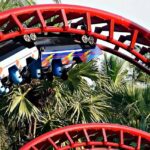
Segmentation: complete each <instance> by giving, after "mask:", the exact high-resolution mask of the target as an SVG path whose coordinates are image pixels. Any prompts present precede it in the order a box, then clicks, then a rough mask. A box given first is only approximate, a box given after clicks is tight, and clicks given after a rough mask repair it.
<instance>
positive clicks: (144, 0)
mask: <svg viewBox="0 0 150 150" xmlns="http://www.w3.org/2000/svg"><path fill="white" fill-rule="evenodd" d="M36 1H37V3H38V4H52V3H54V2H53V1H52V0H36ZM61 1H62V3H63V4H73V5H82V6H88V7H93V8H97V9H101V10H105V11H108V12H112V13H115V14H117V15H121V16H123V17H125V18H127V19H130V20H132V21H134V22H136V23H137V24H139V25H141V26H143V27H145V28H147V29H148V30H150V0H61Z"/></svg>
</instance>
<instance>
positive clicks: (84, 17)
mask: <svg viewBox="0 0 150 150" xmlns="http://www.w3.org/2000/svg"><path fill="white" fill-rule="evenodd" d="M57 24H58V25H59V26H57ZM81 25H84V26H85V28H81ZM0 27H1V28H2V29H3V30H1V31H0V41H4V40H7V39H11V38H14V37H17V36H21V35H24V34H29V33H41V32H61V33H62V32H65V33H69V34H80V35H83V34H87V35H91V36H93V37H94V38H95V39H99V40H102V41H105V43H104V44H99V47H100V48H101V49H102V50H104V51H107V52H110V53H112V54H115V55H118V56H119V57H122V58H124V59H126V60H127V61H129V62H131V63H133V64H135V65H136V66H138V67H139V68H141V69H142V70H143V71H145V72H146V73H148V74H150V69H149V67H150V58H149V54H150V32H149V31H148V30H146V29H144V28H143V27H141V26H139V25H137V24H135V23H133V22H132V21H130V20H127V19H125V18H122V17H121V16H118V15H114V14H111V13H108V12H105V11H102V10H97V9H92V8H88V7H81V6H74V5H63V4H62V5H61V4H60V5H36V6H28V7H22V8H17V9H12V10H8V11H5V12H1V13H0ZM104 33H105V34H104ZM116 33H117V34H116ZM106 34H107V35H106ZM118 34H119V37H117V38H116V36H117V35H118ZM127 41H128V42H127ZM106 43H111V47H108V46H107V44H106ZM137 44H141V47H142V48H141V50H140V51H138V50H137V49H135V45H137ZM112 47H113V48H112ZM124 50H125V51H126V52H124ZM129 54H130V55H129Z"/></svg>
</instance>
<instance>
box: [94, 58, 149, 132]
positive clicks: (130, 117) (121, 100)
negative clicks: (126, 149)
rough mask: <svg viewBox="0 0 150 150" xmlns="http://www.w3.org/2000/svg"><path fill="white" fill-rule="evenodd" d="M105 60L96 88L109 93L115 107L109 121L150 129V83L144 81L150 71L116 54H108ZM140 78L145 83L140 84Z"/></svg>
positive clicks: (107, 94) (111, 103)
mask: <svg viewBox="0 0 150 150" xmlns="http://www.w3.org/2000/svg"><path fill="white" fill-rule="evenodd" d="M103 63H104V64H103V66H104V67H103V70H102V75H101V76H100V81H99V82H100V83H99V82H98V83H97V84H96V89H97V90H99V91H101V94H104V95H106V96H107V97H108V101H109V102H110V105H111V107H112V109H111V110H110V117H109V120H110V122H115V123H121V124H126V125H129V126H133V127H136V128H140V129H143V130H147V131H149V115H150V111H149V101H150V99H149V83H148V82H145V81H146V80H147V79H148V75H145V74H144V73H142V72H137V71H136V68H135V67H133V66H132V67H131V65H130V64H128V63H127V62H125V61H123V60H120V59H118V58H117V57H114V56H110V57H108V56H105V60H104V61H103ZM105 64H107V65H105ZM132 70H134V71H132ZM132 73H133V74H132ZM143 76H144V77H143ZM145 76H146V78H145ZM141 81H143V82H144V83H145V84H144V85H141ZM147 81H148V80H147Z"/></svg>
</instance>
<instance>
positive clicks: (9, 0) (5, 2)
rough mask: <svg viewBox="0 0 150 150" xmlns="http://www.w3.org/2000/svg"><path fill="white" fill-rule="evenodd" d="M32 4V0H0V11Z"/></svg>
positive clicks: (33, 2)
mask: <svg viewBox="0 0 150 150" xmlns="http://www.w3.org/2000/svg"><path fill="white" fill-rule="evenodd" d="M34 4H35V1H34V0H0V11H4V10H7V9H10V8H15V7H21V6H26V5H34Z"/></svg>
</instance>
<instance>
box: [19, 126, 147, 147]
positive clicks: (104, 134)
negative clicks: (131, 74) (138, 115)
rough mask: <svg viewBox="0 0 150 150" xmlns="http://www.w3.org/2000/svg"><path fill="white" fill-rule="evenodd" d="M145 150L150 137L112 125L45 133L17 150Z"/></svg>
mask: <svg viewBox="0 0 150 150" xmlns="http://www.w3.org/2000/svg"><path fill="white" fill-rule="evenodd" d="M52 148H54V149H55V150H68V149H72V148H74V149H78V150H80V149H86V150H89V149H92V150H119V149H124V150H141V149H143V150H148V149H150V134H148V133H146V132H144V131H141V130H137V129H134V128H131V127H127V126H121V125H115V124H100V123H97V124H96V123H93V124H78V125H71V126H67V127H63V128H59V129H55V130H53V131H50V132H47V133H45V134H43V135H41V136H39V137H37V138H35V139H34V140H32V141H31V142H29V143H27V144H26V145H24V146H23V147H22V148H21V149H20V150H47V149H52Z"/></svg>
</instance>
